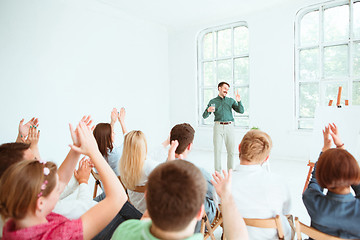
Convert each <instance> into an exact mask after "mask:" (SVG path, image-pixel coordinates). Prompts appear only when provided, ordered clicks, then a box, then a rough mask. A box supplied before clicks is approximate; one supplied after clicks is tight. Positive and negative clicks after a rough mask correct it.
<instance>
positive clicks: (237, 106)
mask: <svg viewBox="0 0 360 240" xmlns="http://www.w3.org/2000/svg"><path fill="white" fill-rule="evenodd" d="M235 100H236V101H234V102H233V105H232V108H233V109H234V111H235V112H238V113H244V106H243V105H242V103H241V97H240V94H239V89H238V90H237V91H236V95H235Z"/></svg>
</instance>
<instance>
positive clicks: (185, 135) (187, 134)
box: [170, 123, 195, 154]
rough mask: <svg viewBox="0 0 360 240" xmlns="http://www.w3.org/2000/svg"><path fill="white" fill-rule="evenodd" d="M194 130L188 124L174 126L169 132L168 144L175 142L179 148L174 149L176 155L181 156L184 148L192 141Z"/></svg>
mask: <svg viewBox="0 0 360 240" xmlns="http://www.w3.org/2000/svg"><path fill="white" fill-rule="evenodd" d="M194 135H195V130H194V128H193V127H192V126H191V125H190V124H188V123H182V124H177V125H175V126H174V127H173V128H172V129H171V131H170V142H171V141H174V140H177V141H178V142H179V146H178V147H177V148H176V150H175V153H176V154H182V153H183V152H184V151H185V150H186V148H187V147H188V146H189V145H190V144H191V143H192V142H193V141H194Z"/></svg>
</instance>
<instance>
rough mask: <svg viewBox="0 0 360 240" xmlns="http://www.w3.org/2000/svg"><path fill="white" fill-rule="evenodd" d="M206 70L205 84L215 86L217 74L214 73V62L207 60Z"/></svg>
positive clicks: (204, 64)
mask: <svg viewBox="0 0 360 240" xmlns="http://www.w3.org/2000/svg"><path fill="white" fill-rule="evenodd" d="M203 70H204V76H203V77H204V86H205V87H209V86H215V85H216V81H215V75H214V63H213V62H205V63H203Z"/></svg>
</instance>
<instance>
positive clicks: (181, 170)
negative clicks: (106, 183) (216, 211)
mask: <svg viewBox="0 0 360 240" xmlns="http://www.w3.org/2000/svg"><path fill="white" fill-rule="evenodd" d="M205 192H206V182H205V179H204V177H203V175H202V174H201V172H200V170H199V169H198V168H197V167H196V166H195V165H194V164H192V163H190V162H187V161H184V160H177V161H170V162H166V163H163V164H161V165H159V166H158V167H157V168H155V169H154V170H153V171H152V172H151V174H150V176H149V179H148V183H147V192H146V204H147V207H148V212H149V215H150V217H151V219H152V222H153V224H154V225H155V226H156V227H158V228H160V229H161V230H163V231H172V232H174V231H181V230H183V229H185V228H186V227H188V226H189V224H190V223H191V222H192V220H194V218H196V216H197V214H198V213H199V211H201V209H202V204H203V203H204V198H205ZM194 227H195V221H194Z"/></svg>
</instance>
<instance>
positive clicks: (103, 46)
mask: <svg viewBox="0 0 360 240" xmlns="http://www.w3.org/2000/svg"><path fill="white" fill-rule="evenodd" d="M0 36H1V37H0V103H1V104H0V105H1V109H0V110H1V116H2V117H1V121H0V123H1V128H0V129H1V135H0V142H1V143H4V142H9V141H14V140H15V138H16V135H17V125H18V122H19V121H20V119H21V118H23V117H24V118H25V119H26V120H28V119H30V118H31V117H32V116H37V117H39V119H40V129H41V139H40V151H41V154H42V156H43V157H44V158H45V159H47V160H53V161H56V162H61V161H62V160H63V159H64V157H65V154H66V152H67V151H68V149H69V148H68V146H67V145H68V144H70V143H71V139H70V134H69V131H68V125H67V124H68V123H69V122H71V123H73V124H76V123H77V122H78V121H79V120H80V118H81V117H82V116H83V115H84V114H91V115H92V117H93V119H94V120H95V122H109V120H110V111H111V109H112V107H118V108H119V107H121V106H125V107H126V109H127V125H128V129H129V130H132V129H141V130H143V131H144V132H145V134H146V135H147V138H148V142H149V144H150V145H152V144H155V143H156V144H157V143H160V141H161V140H162V139H163V138H164V137H166V136H167V134H168V130H169V93H168V89H169V83H168V63H167V60H168V33H167V29H166V28H164V27H162V26H160V25H155V24H152V23H149V22H145V21H143V20H140V19H136V18H133V17H132V16H129V15H127V14H126V13H124V12H121V11H120V10H118V9H114V8H112V7H110V6H107V5H105V4H103V3H102V2H101V1H96V0H86V1H85V0H77V1H71V0H62V1H56V0H37V1H35V0H34V1H27V0H2V1H1V2H0ZM117 130H118V131H117V132H118V137H120V136H121V134H120V127H119V126H118V128H117Z"/></svg>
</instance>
